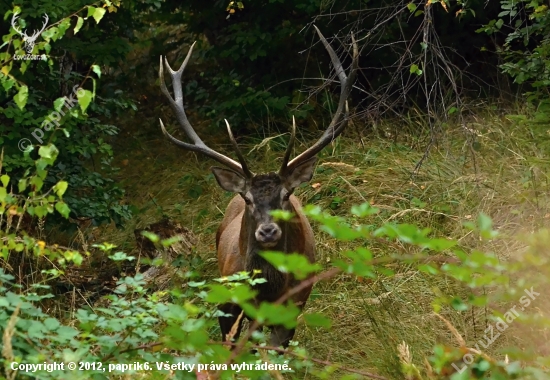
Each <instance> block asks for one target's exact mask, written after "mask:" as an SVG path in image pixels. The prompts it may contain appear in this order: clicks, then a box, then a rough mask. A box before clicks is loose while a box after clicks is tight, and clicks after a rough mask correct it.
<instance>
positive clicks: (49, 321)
mask: <svg viewBox="0 0 550 380" xmlns="http://www.w3.org/2000/svg"><path fill="white" fill-rule="evenodd" d="M60 325H61V324H60V323H59V321H58V320H57V319H55V318H46V319H45V320H44V326H46V328H47V329H48V330H50V331H54V330H57V329H58V328H59V326H60Z"/></svg>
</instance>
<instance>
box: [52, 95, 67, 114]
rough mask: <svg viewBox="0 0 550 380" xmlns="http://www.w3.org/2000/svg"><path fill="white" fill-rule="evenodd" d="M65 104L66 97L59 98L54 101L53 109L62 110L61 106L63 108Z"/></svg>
mask: <svg viewBox="0 0 550 380" xmlns="http://www.w3.org/2000/svg"><path fill="white" fill-rule="evenodd" d="M64 104H65V98H64V97H63V98H57V99H55V100H54V102H53V109H54V110H56V111H57V112H59V111H61V108H63V105H64Z"/></svg>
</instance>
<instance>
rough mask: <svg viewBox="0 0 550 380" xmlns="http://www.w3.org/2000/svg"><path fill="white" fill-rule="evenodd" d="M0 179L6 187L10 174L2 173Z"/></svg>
mask: <svg viewBox="0 0 550 380" xmlns="http://www.w3.org/2000/svg"><path fill="white" fill-rule="evenodd" d="M0 181H2V185H3V186H4V187H7V186H8V183H9V182H10V176H9V175H7V174H4V175H2V176H0Z"/></svg>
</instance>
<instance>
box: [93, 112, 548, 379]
mask: <svg viewBox="0 0 550 380" xmlns="http://www.w3.org/2000/svg"><path fill="white" fill-rule="evenodd" d="M513 113H514V112H513V111H510V110H509V111H507V112H497V111H484V112H483V113H478V114H472V115H470V116H468V117H467V118H466V124H465V125H464V126H458V125H457V126H455V127H452V126H447V127H445V128H446V129H445V135H444V136H440V138H439V139H438V141H437V143H436V144H434V145H433V146H432V147H431V149H430V150H429V155H427V157H425V159H424V160H423V161H422V165H421V166H420V167H419V168H418V169H416V168H417V165H418V163H419V162H420V161H421V160H422V158H423V157H424V155H425V152H426V147H427V146H428V143H429V138H428V136H426V137H425V138H421V139H420V138H418V137H411V135H410V134H408V133H407V131H408V128H415V129H417V127H418V125H419V124H420V123H422V120H410V124H409V125H407V124H405V123H403V122H394V121H386V122H382V123H380V124H379V125H378V126H377V133H373V132H370V133H368V134H363V135H361V134H360V133H359V132H358V131H360V130H361V128H360V126H358V125H354V126H353V127H350V128H348V130H347V131H346V132H345V133H344V135H343V136H342V137H340V138H339V139H338V140H337V142H336V143H334V144H333V145H332V146H330V147H328V148H326V149H325V150H324V151H323V152H322V154H321V155H320V161H319V165H318V167H317V170H316V174H315V176H314V178H313V180H312V181H311V182H310V183H309V184H305V185H303V186H302V187H300V188H299V189H298V190H297V191H296V193H297V195H298V197H299V198H300V199H301V200H302V202H303V203H304V204H316V205H319V206H321V207H322V208H323V209H326V210H330V212H331V213H333V214H335V215H340V216H344V217H349V216H350V211H349V210H350V208H351V206H352V205H356V204H360V203H362V202H365V201H368V202H370V204H371V205H373V206H375V207H377V208H379V209H380V210H381V211H380V212H379V213H378V214H377V215H375V216H371V217H369V219H368V221H367V222H368V223H371V224H374V225H381V224H383V223H386V222H398V223H413V224H416V225H418V226H419V227H429V228H431V229H432V236H439V237H448V238H452V239H457V240H458V241H459V244H460V246H461V247H463V248H464V249H468V250H474V249H477V250H480V251H482V252H495V253H497V254H498V256H499V257H500V258H501V259H502V260H507V259H509V258H512V257H516V256H517V255H519V254H521V252H522V251H523V250H524V249H525V247H526V245H527V243H526V239H527V238H526V237H527V236H528V234H529V233H532V232H533V231H535V230H536V229H539V228H541V227H547V226H548V225H549V222H550V202H549V194H550V192H549V190H550V189H549V183H548V175H549V173H550V170H549V169H550V159H549V155H548V149H549V148H550V136H549V135H548V134H547V133H546V130H545V129H544V128H542V127H540V128H539V127H538V126H537V124H536V123H532V122H527V121H526V120H525V118H522V117H514V116H510V114H513ZM518 113H519V112H518ZM465 128H467V129H468V130H469V131H466V130H465ZM157 132H158V133H157ZM219 133H220V135H219V136H215V137H214V138H210V139H207V140H208V142H209V144H211V145H212V146H215V147H216V149H221V150H223V151H225V152H230V150H229V149H230V146H229V144H228V140H227V138H226V136H224V135H223V132H222V131H220V132H219ZM472 133H473V134H474V135H475V139H474V140H472V136H473V135H472ZM125 134H128V136H126V135H125ZM273 134H274V135H275V134H277V131H273ZM122 137H123V138H128V139H132V141H133V143H132V144H130V145H131V148H130V149H127V150H126V151H124V152H123V153H120V154H119V156H118V157H117V161H118V164H119V165H120V166H121V168H122V171H121V175H122V178H121V179H122V182H123V184H124V187H125V188H126V189H127V198H128V199H127V201H128V203H131V204H133V205H136V206H137V207H138V208H139V210H140V212H139V213H138V214H137V216H136V217H135V218H134V219H133V220H132V221H131V222H130V223H129V224H128V226H127V227H126V229H125V230H122V231H121V230H115V229H110V228H107V229H103V230H101V231H99V234H98V235H97V236H96V239H97V240H99V241H109V242H111V243H113V244H117V245H118V246H119V247H122V248H124V249H126V250H127V251H132V249H134V246H135V242H134V233H133V231H134V229H137V228H144V227H146V226H148V225H150V224H151V223H154V222H156V221H158V220H160V219H161V218H163V217H169V218H170V219H172V220H175V221H177V222H178V223H181V224H182V225H183V226H185V227H187V228H189V229H191V230H192V231H193V232H194V233H195V235H196V236H197V239H198V243H197V245H196V247H195V249H194V254H193V255H195V257H194V259H195V264H194V265H195V267H194V269H196V270H198V271H200V272H201V273H202V275H203V277H205V278H206V279H213V278H216V277H217V276H218V269H217V261H216V252H215V232H216V229H217V227H218V225H219V223H220V222H221V220H222V217H223V212H224V211H223V210H224V208H225V206H226V205H227V204H228V202H229V200H230V198H231V197H232V194H229V193H226V192H224V191H223V190H222V189H220V188H219V187H218V186H217V184H216V182H215V179H214V178H213V176H212V174H211V173H210V170H209V168H210V166H211V165H213V164H214V163H213V162H212V161H211V160H208V159H205V158H203V157H201V156H197V155H195V154H193V153H188V152H183V151H181V150H179V149H178V148H177V147H174V146H172V145H171V144H170V143H169V142H168V141H167V140H165V138H164V137H163V136H162V134H161V133H160V129H159V130H158V131H155V133H153V132H152V131H149V132H148V133H141V134H139V133H138V134H135V133H134V132H132V131H123V135H122ZM287 138H288V136H287V135H284V136H282V138H276V139H266V140H264V141H252V142H250V141H249V143H248V144H246V143H245V144H244V146H243V147H242V148H243V150H244V151H245V152H248V155H247V157H248V159H249V162H250V165H251V166H252V170H254V171H255V172H261V171H266V172H267V171H275V170H277V163H278V162H280V159H281V155H282V152H284V148H285V146H284V141H286V139H287ZM316 138H317V137H315V136H309V137H304V136H303V135H302V136H301V135H299V142H300V143H299V144H297V147H296V152H297V153H299V152H300V151H301V150H303V149H305V144H306V142H307V141H313V139H316ZM222 142H223V143H222ZM220 143H222V145H220ZM220 147H221V148H220ZM115 151H119V150H117V149H115ZM119 152H120V151H119ZM228 154H231V153H228ZM480 212H484V213H486V214H487V215H489V216H490V217H491V218H492V220H493V223H494V228H495V229H496V230H498V231H499V232H500V234H501V237H500V238H499V239H497V240H495V241H491V242H482V241H480V240H479V239H478V238H475V237H474V236H473V234H471V231H470V230H468V229H466V228H464V227H463V223H464V222H467V221H475V219H476V218H477V215H478V214H479V213H480ZM314 230H315V231H316V238H317V261H318V262H319V263H321V264H322V265H323V266H326V267H328V266H330V263H331V261H332V260H334V259H336V258H341V257H343V256H342V252H343V250H345V249H346V248H347V243H342V242H337V241H336V240H335V239H333V238H331V237H330V236H329V235H328V234H326V233H324V232H322V231H320V230H319V228H318V226H317V225H314ZM368 248H369V249H370V250H371V251H372V252H373V254H374V255H375V257H379V256H384V255H388V254H392V253H396V252H402V253H406V252H407V250H409V249H410V247H408V246H406V245H404V244H400V243H392V244H387V243H386V244H383V243H382V242H379V241H373V242H371V243H369V244H368ZM197 263H198V264H197ZM392 269H393V270H395V272H396V274H395V275H394V276H391V277H386V276H380V277H379V278H377V279H363V278H356V277H355V276H349V275H346V274H340V275H338V276H336V277H333V278H331V279H329V280H326V281H324V282H321V283H318V284H317V285H316V286H315V288H314V290H313V293H312V295H311V297H310V300H309V301H308V303H307V306H306V310H307V311H309V312H322V313H324V314H325V315H326V316H328V317H330V318H331V319H332V328H331V329H330V330H326V329H322V328H309V327H307V326H306V325H305V324H304V323H302V322H301V323H300V324H299V326H298V328H297V335H296V336H295V339H296V340H298V341H299V342H300V343H301V344H303V345H304V346H305V348H306V349H307V350H308V352H309V353H310V354H311V355H312V356H313V357H315V358H318V359H321V360H327V361H330V362H335V363H340V364H342V365H343V366H344V367H349V368H356V369H360V370H365V371H371V372H375V373H379V374H385V375H386V376H389V377H391V374H392V373H395V372H394V371H395V369H396V368H399V360H398V345H399V344H400V343H401V342H406V344H408V345H409V346H410V352H411V354H412V357H413V361H414V362H415V363H416V364H417V365H419V366H420V367H424V362H425V358H427V357H429V356H430V355H431V353H432V349H433V347H434V345H435V344H437V343H438V342H442V343H448V344H451V345H457V343H456V338H455V337H454V336H453V334H452V332H451V331H450V330H449V328H447V326H445V324H444V323H443V322H442V321H441V320H440V319H438V318H437V317H435V316H434V314H433V307H432V301H433V299H434V298H436V297H437V296H438V295H439V294H440V293H443V294H447V295H453V296H461V295H464V296H465V294H467V293H466V290H465V289H463V288H462V287H461V286H460V285H458V284H457V283H455V282H454V281H452V280H450V279H445V278H443V277H434V276H430V275H428V274H426V273H423V272H420V271H418V270H416V269H415V267H414V266H413V265H410V266H408V265H400V266H399V267H392ZM174 281H177V280H174ZM486 292H488V293H489V292H491V289H490V288H487V289H486ZM490 307H491V308H493V309H494V308H497V309H498V308H499V307H503V306H502V305H490ZM540 307H541V308H544V307H545V308H548V305H541V306H540ZM441 314H442V315H443V316H444V317H445V318H446V319H447V320H448V321H450V322H451V323H452V325H453V326H454V327H455V328H456V330H457V331H458V332H459V333H460V334H461V335H462V337H463V338H464V339H465V340H466V342H467V344H471V345H472V346H473V345H474V344H475V342H477V341H478V340H479V339H480V337H482V336H483V335H484V330H485V328H486V326H487V324H488V320H487V315H488V314H489V312H488V309H487V308H477V309H474V310H469V311H467V312H460V311H455V310H443V311H442V312H441ZM212 337H213V339H218V338H219V331H212ZM540 339H542V337H538V336H536V334H530V333H529V332H525V331H523V332H522V333H521V334H518V331H516V329H515V328H513V327H512V328H509V329H508V330H506V332H505V333H504V334H502V335H501V336H500V337H499V338H498V340H496V341H495V343H494V344H492V345H491V346H490V347H488V348H487V350H486V351H487V352H489V353H491V354H494V355H495V356H496V357H498V358H500V359H502V358H501V356H503V355H502V354H501V353H499V352H500V351H499V350H501V349H502V348H503V347H506V346H516V347H518V348H520V349H526V348H527V347H529V346H531V345H533V344H537V341H538V340H540ZM304 378H309V376H308V375H307V374H304Z"/></svg>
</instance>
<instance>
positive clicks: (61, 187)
mask: <svg viewBox="0 0 550 380" xmlns="http://www.w3.org/2000/svg"><path fill="white" fill-rule="evenodd" d="M68 186H69V183H68V182H66V181H59V182H58V183H57V184H56V185H55V186H54V189H55V192H56V194H57V196H58V197H60V198H61V197H62V196H63V194H65V191H67V187H68Z"/></svg>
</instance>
